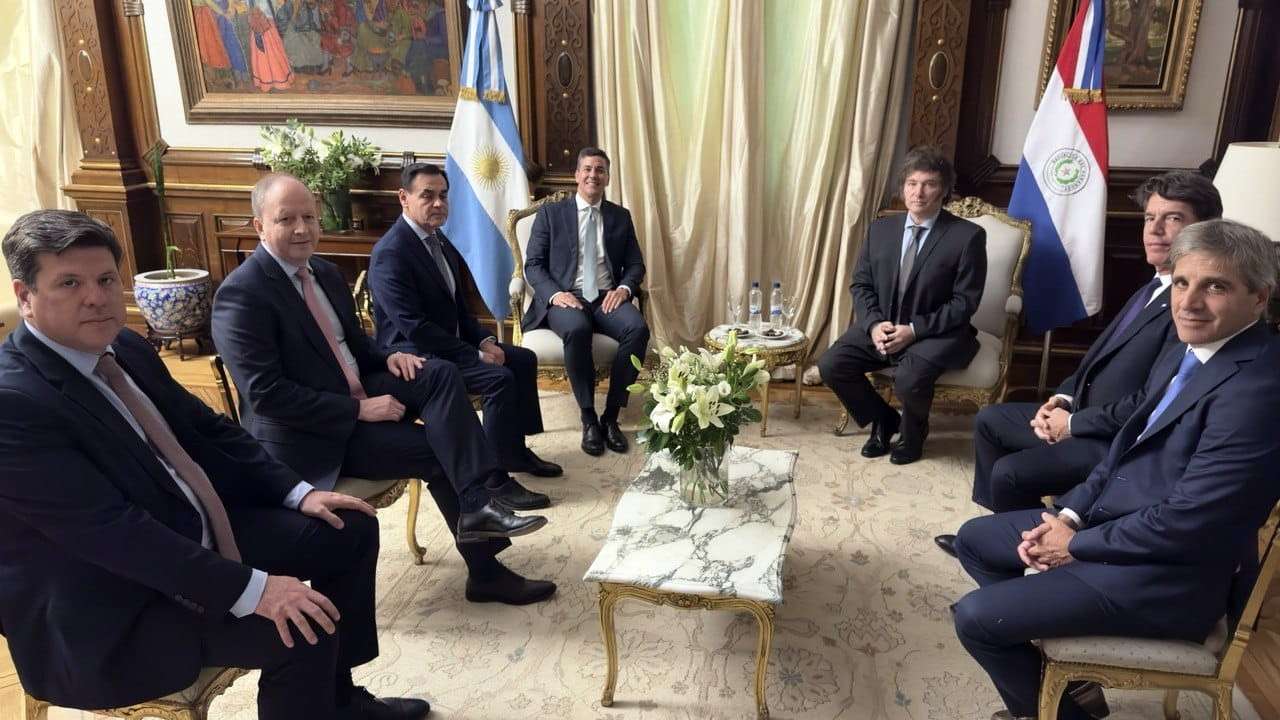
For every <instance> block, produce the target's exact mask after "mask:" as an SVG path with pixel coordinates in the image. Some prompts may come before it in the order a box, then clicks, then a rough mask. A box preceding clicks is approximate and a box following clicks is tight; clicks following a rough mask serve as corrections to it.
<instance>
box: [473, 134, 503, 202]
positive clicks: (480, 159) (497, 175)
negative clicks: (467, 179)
mask: <svg viewBox="0 0 1280 720" xmlns="http://www.w3.org/2000/svg"><path fill="white" fill-rule="evenodd" d="M510 175H511V161H510V160H508V159H507V156H506V155H504V154H503V153H502V152H500V151H499V150H498V148H496V147H494V146H493V145H482V146H480V147H478V148H476V152H475V154H474V155H472V156H471V178H472V180H473V181H474V182H475V183H476V184H477V185H479V186H480V187H482V188H484V189H485V190H489V191H490V192H495V191H497V190H500V189H502V187H503V186H504V185H506V184H507V177H508V176H510Z"/></svg>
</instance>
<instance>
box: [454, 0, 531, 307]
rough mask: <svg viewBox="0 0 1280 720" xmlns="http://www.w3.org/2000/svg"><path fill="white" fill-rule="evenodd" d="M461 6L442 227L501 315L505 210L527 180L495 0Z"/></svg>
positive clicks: (506, 260) (523, 194) (517, 202)
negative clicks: (465, 11) (464, 17)
mask: <svg viewBox="0 0 1280 720" xmlns="http://www.w3.org/2000/svg"><path fill="white" fill-rule="evenodd" d="M467 6H468V7H469V8H471V24H470V27H468V29H467V46H466V49H465V50H464V51H463V55H462V73H461V78H460V80H459V82H458V108H457V110H455V111H454V113H453V126H452V127H451V128H450V130H449V150H448V154H447V155H446V156H445V171H446V172H448V173H449V221H448V222H447V223H445V225H444V231H445V233H446V234H447V235H448V236H449V240H450V241H451V242H453V244H454V246H455V247H457V248H458V251H459V252H461V253H462V256H463V258H465V259H466V261H467V265H468V266H469V267H470V268H471V274H472V275H473V276H474V277H475V280H476V285H477V286H478V287H479V290H480V295H481V296H482V297H483V298H484V303H485V305H487V306H488V307H489V310H490V311H491V312H492V313H493V316H494V317H496V318H498V319H499V320H502V319H505V318H506V317H507V315H508V314H509V313H510V310H511V308H510V306H509V298H510V296H509V294H508V291H507V287H508V285H509V284H510V282H511V272H512V270H513V269H514V265H515V261H514V259H513V258H512V256H511V249H510V248H509V247H508V246H507V241H506V238H505V235H504V232H505V229H506V226H507V213H508V212H509V211H511V210H517V209H520V208H524V207H527V206H528V205H529V182H528V180H527V179H526V178H525V174H524V160H523V158H524V151H523V149H522V148H521V146H520V134H519V133H518V132H517V131H516V120H515V115H514V114H513V113H512V111H511V103H510V101H509V98H508V96H507V81H506V77H505V73H504V72H503V69H502V42H501V40H500V39H499V38H498V19H497V16H496V13H495V12H494V11H495V10H496V9H497V8H499V7H501V6H502V3H501V2H500V0H467Z"/></svg>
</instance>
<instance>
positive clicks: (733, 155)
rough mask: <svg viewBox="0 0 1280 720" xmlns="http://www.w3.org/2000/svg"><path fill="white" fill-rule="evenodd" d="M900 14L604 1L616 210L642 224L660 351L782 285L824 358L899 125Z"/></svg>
mask: <svg viewBox="0 0 1280 720" xmlns="http://www.w3.org/2000/svg"><path fill="white" fill-rule="evenodd" d="M906 5H908V3H906V2H905V1H904V0H864V1H855V0H813V1H812V2H805V3H794V2H785V1H783V0H766V1H765V2H759V1H758V0H736V1H735V0H702V1H701V2H696V3H694V2H688V3H678V2H670V3H668V2H663V3H657V2H644V1H643V0H616V1H608V2H598V3H594V4H593V6H592V9H593V18H594V20H593V26H592V32H593V38H594V41H593V47H594V52H595V56H594V57H593V63H594V68H595V82H596V98H597V117H598V118H600V121H599V123H600V125H599V136H600V143H601V146H602V147H603V148H604V149H605V150H606V151H608V152H610V153H611V156H612V158H613V161H614V163H613V172H612V182H611V186H610V194H609V196H610V199H612V200H614V201H616V202H620V203H621V204H623V205H624V206H626V207H628V208H629V209H630V210H631V212H632V215H633V217H634V219H635V223H636V231H637V233H638V234H639V236H640V239H641V245H642V247H643V249H644V252H645V260H646V263H647V265H648V268H649V275H648V279H647V280H646V286H647V288H648V290H649V292H650V293H651V302H650V303H649V304H648V306H647V313H648V315H649V320H650V323H651V325H652V326H653V329H654V334H655V336H656V338H657V341H658V343H661V344H670V345H675V344H687V345H694V344H697V343H699V341H700V340H701V338H702V336H703V334H704V333H705V331H706V330H707V328H709V327H711V326H713V325H715V324H717V323H720V322H724V321H725V319H726V315H727V310H726V309H725V300H726V298H727V296H728V294H729V293H730V291H733V292H735V293H742V294H743V295H745V292H746V286H747V284H748V283H749V282H750V281H751V280H760V281H761V285H762V286H766V287H765V293H766V296H767V293H768V288H767V285H768V284H770V283H772V282H773V281H774V280H780V281H782V283H783V286H784V288H785V289H786V291H787V292H788V293H795V294H797V295H798V297H799V298H800V307H801V310H800V314H799V316H798V318H797V321H796V324H797V325H799V326H800V327H802V328H804V330H805V331H806V333H808V334H809V336H810V337H811V338H814V341H813V347H814V354H815V355H816V354H819V353H820V352H821V351H822V350H824V349H825V348H826V347H827V345H829V344H830V342H831V340H833V339H834V338H835V337H836V336H838V335H839V333H840V332H842V331H843V330H844V328H845V327H846V326H847V324H848V321H849V316H850V303H849V296H848V292H847V289H846V288H847V286H848V284H849V276H850V273H851V270H852V262H853V259H854V258H855V257H856V252H857V250H858V248H859V247H860V245H861V241H862V235H863V233H864V232H865V229H866V223H867V222H868V221H869V220H870V219H873V218H874V216H875V211H876V209H877V208H878V207H879V206H880V205H881V201H882V198H881V194H882V193H881V191H880V189H881V188H883V187H884V186H885V180H886V178H887V176H888V173H889V172H890V169H891V166H892V163H893V152H894V147H895V145H896V135H897V128H898V126H899V121H900V119H901V109H900V108H901V107H902V104H903V102H902V100H903V87H904V86H905V72H906V69H907V62H908V50H909V41H910V30H911V27H910V26H911V24H910V22H909V18H907V17H905V15H904V13H906V12H908V10H907V8H906V7H905V6H906Z"/></svg>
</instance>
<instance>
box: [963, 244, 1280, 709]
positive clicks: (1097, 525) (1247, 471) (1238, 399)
mask: <svg viewBox="0 0 1280 720" xmlns="http://www.w3.org/2000/svg"><path fill="white" fill-rule="evenodd" d="M1171 262H1172V267H1173V271H1172V275H1173V283H1172V288H1173V289H1172V293H1171V295H1170V300H1169V304H1170V307H1171V310H1172V315H1173V323H1174V326H1175V327H1176V328H1177V333H1178V340H1179V342H1178V343H1177V344H1175V345H1173V346H1171V347H1170V348H1169V349H1168V351H1166V352H1165V353H1164V354H1163V355H1162V356H1161V358H1160V360H1158V361H1157V362H1156V364H1155V367H1154V369H1153V370H1152V371H1151V374H1150V376H1149V378H1148V380H1147V383H1146V386H1145V392H1144V393H1143V395H1142V397H1141V398H1140V400H1139V404H1138V406H1137V409H1136V410H1135V411H1134V412H1133V413H1132V414H1131V415H1130V417H1129V419H1128V420H1127V421H1126V422H1125V423H1124V425H1123V426H1122V427H1121V428H1120V431H1119V432H1118V433H1117V434H1116V437H1115V440H1114V441H1113V442H1112V443H1111V447H1110V449H1109V450H1108V452H1107V456H1106V458H1104V459H1103V461H1102V462H1101V463H1099V464H1098V466H1097V467H1096V468H1094V470H1093V471H1092V472H1091V473H1090V474H1089V477H1088V479H1087V480H1085V482H1084V483H1082V484H1080V485H1077V486H1076V487H1075V488H1073V489H1072V490H1070V491H1069V492H1067V493H1066V494H1065V495H1063V496H1061V497H1060V498H1058V500H1057V502H1056V503H1055V506H1056V509H1055V510H1050V511H1046V510H1045V509H1044V508H1038V509H1027V510H1014V511H1012V512H1005V513H998V514H996V515H989V516H986V517H980V518H977V519H974V520H970V521H969V522H967V523H965V524H964V526H963V527H961V528H960V532H959V534H958V536H957V538H956V542H955V547H956V551H957V554H958V556H959V558H960V562H961V564H962V565H963V566H964V568H965V570H966V571H967V572H968V573H969V574H970V575H971V576H973V578H974V579H975V580H976V581H977V582H978V585H979V587H978V589H977V590H974V591H973V592H971V593H969V594H968V595H965V596H964V597H963V598H961V600H960V602H959V603H957V604H956V606H955V624H956V634H957V635H958V636H959V638H960V642H961V644H963V645H964V647H965V649H966V650H968V651H969V653H970V654H971V655H972V656H973V657H974V659H975V660H977V661H978V663H979V664H980V665H982V667H983V669H984V670H986V671H987V673H988V674H989V675H990V676H991V679H992V681H993V682H994V683H995V686H996V690H997V691H999V693H1000V696H1001V698H1003V699H1004V702H1005V707H1006V708H1007V710H1002V711H1000V712H999V713H997V714H996V715H995V717H996V718H1004V719H1005V720H1008V719H1009V718H1031V717H1034V716H1035V714H1036V708H1037V706H1038V702H1037V697H1038V695H1039V687H1040V651H1039V650H1038V649H1036V647H1035V646H1034V645H1032V642H1031V641H1032V640H1034V639H1037V638H1053V637H1079V636H1089V635H1125V636H1131V637H1149V638H1161V639H1176V640H1183V641H1187V642H1191V643H1201V642H1204V640H1205V638H1206V636H1208V634H1209V632H1210V630H1211V629H1212V628H1213V627H1214V625H1215V624H1216V623H1217V622H1218V621H1219V620H1220V619H1221V618H1222V617H1223V616H1224V615H1227V616H1228V617H1229V619H1230V618H1234V617H1235V616H1236V615H1235V613H1238V611H1239V610H1240V608H1239V607H1233V602H1232V600H1233V597H1235V596H1234V595H1233V592H1232V588H1233V586H1235V587H1245V588H1247V587H1251V586H1252V585H1253V578H1254V577H1256V573H1257V568H1258V541H1257V531H1258V528H1259V526H1260V525H1261V524H1262V522H1263V520H1265V519H1266V517H1267V513H1268V512H1269V511H1270V510H1271V508H1272V507H1273V506H1274V505H1275V503H1276V500H1277V498H1280V485H1277V483H1276V482H1275V468H1276V466H1277V464H1280V444H1278V443H1276V441H1275V428H1276V426H1277V425H1280V346H1278V345H1277V342H1276V341H1275V339H1274V338H1273V337H1272V336H1271V334H1270V333H1269V332H1268V330H1267V328H1266V326H1265V325H1264V324H1263V323H1261V322H1259V318H1260V317H1261V315H1262V311H1263V309H1264V308H1265V307H1266V304H1267V299H1268V298H1269V297H1270V295H1271V292H1272V290H1273V289H1274V286H1275V278H1276V257H1275V250H1274V249H1272V246H1271V242H1270V241H1269V240H1268V239H1267V238H1266V236H1265V235H1263V234H1262V233H1260V232H1258V231H1256V230H1254V229H1252V228H1250V227H1247V226H1245V225H1241V224H1239V223H1233V222H1230V221H1227V220H1209V221H1206V222H1200V223H1196V224H1194V225H1191V226H1189V227H1187V228H1186V229H1184V230H1183V231H1182V232H1181V233H1180V234H1179V235H1178V237H1177V238H1176V239H1175V240H1174V242H1173V249H1172V252H1171ZM1027 568H1033V569H1035V570H1037V571H1038V572H1036V573H1034V574H1029V575H1028V574H1024V573H1025V571H1026V569H1027ZM1087 688H1090V684H1082V683H1077V684H1075V685H1074V686H1070V685H1069V686H1068V689H1069V690H1070V691H1071V692H1070V694H1069V696H1065V697H1063V699H1062V704H1061V706H1060V711H1059V713H1058V718H1059V719H1062V720H1088V719H1089V718H1097V717H1102V716H1103V715H1105V714H1106V713H1107V708H1106V702H1105V699H1104V698H1102V697H1101V695H1100V694H1096V695H1094V696H1093V697H1092V698H1091V699H1090V700H1089V701H1088V702H1085V703H1081V702H1080V700H1081V696H1082V694H1083V691H1084V690H1085V689H1087Z"/></svg>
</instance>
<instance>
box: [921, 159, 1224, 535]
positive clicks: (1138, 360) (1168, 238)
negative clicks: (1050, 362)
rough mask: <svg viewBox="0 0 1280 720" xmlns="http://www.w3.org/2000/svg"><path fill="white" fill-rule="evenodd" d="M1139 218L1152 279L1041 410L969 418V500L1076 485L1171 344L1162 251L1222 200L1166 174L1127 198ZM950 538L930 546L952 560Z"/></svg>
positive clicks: (999, 408) (999, 505)
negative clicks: (971, 466) (971, 460)
mask: <svg viewBox="0 0 1280 720" xmlns="http://www.w3.org/2000/svg"><path fill="white" fill-rule="evenodd" d="M1133 199H1134V201H1135V202H1137V203H1138V206H1139V207H1141V208H1142V209H1143V212H1144V214H1145V217H1146V220H1145V222H1144V224H1143V230H1142V244H1143V249H1144V250H1145V252H1146V259H1147V263H1148V264H1150V265H1151V266H1152V268H1153V269H1154V271H1155V277H1154V278H1152V279H1151V280H1149V281H1148V282H1146V283H1144V284H1143V285H1142V287H1140V288H1138V290H1137V291H1136V292H1135V293H1134V294H1133V295H1132V296H1131V297H1130V298H1129V301H1128V302H1127V303H1125V305H1124V308H1123V309H1122V310H1121V311H1120V313H1119V314H1118V315H1116V317H1115V318H1113V319H1112V321H1111V322H1110V323H1109V324H1108V325H1107V327H1106V329H1105V330H1103V331H1102V334H1101V335H1099V336H1098V339H1097V340H1096V341H1095V342H1094V343H1093V345H1092V346H1090V347H1089V350H1088V352H1086V353H1085V356H1084V359H1083V360H1081V361H1080V365H1079V367H1077V368H1076V371H1075V372H1073V373H1071V376H1070V377H1068V378H1067V379H1066V380H1063V381H1062V384H1061V385H1059V386H1058V391H1057V393H1056V394H1054V396H1053V397H1051V398H1049V400H1048V401H1047V402H1045V403H1044V404H1042V405H1036V404H1035V403H1004V404H1001V405H988V406H987V407H984V408H982V409H981V410H980V411H978V416H977V418H976V419H975V420H974V431H973V435H974V437H973V442H974V451H973V454H974V471H973V501H974V502H976V503H978V504H979V505H981V506H983V507H985V508H988V509H990V510H993V511H995V512H1005V511H1007V510H1021V509H1023V508H1034V507H1039V506H1040V505H1041V497H1042V496H1045V495H1059V494H1061V493H1064V492H1066V491H1067V490H1070V489H1071V488H1073V487H1075V486H1076V485H1078V484H1080V483H1081V482H1083V481H1084V479H1085V478H1086V477H1088V475H1089V471H1090V470H1092V469H1093V467H1094V466H1095V465H1097V464H1098V463H1099V462H1101V461H1102V458H1103V457H1105V456H1106V454H1107V448H1109V447H1111V440H1112V439H1113V438H1115V436H1116V433H1117V432H1118V431H1119V430H1120V426H1121V425H1123V424H1124V421H1125V420H1127V419H1128V415H1127V413H1128V412H1131V411H1132V410H1133V404H1132V403H1124V402H1121V401H1122V400H1123V399H1124V398H1125V397H1126V396H1128V395H1130V394H1131V393H1133V392H1134V391H1135V390H1136V389H1138V388H1141V387H1142V384H1143V383H1144V382H1145V381H1146V379H1147V374H1148V373H1149V372H1150V370H1151V367H1152V366H1153V365H1154V364H1155V361H1156V358H1157V357H1159V355H1160V353H1161V352H1162V351H1163V350H1164V349H1165V348H1166V346H1167V345H1169V344H1170V343H1175V342H1177V333H1176V332H1175V330H1174V327H1173V316H1172V315H1171V314H1170V313H1169V282H1170V280H1169V278H1170V275H1169V270H1170V268H1169V247H1170V245H1171V244H1172V243H1173V240H1174V238H1176V237H1177V236H1178V233H1179V232H1180V231H1181V230H1182V228H1183V227H1185V226H1187V225H1190V224H1191V223H1195V222H1199V221H1201V220H1212V219H1214V218H1218V217H1221V216H1222V199H1221V198H1220V197H1219V196H1218V190H1217V188H1215V187H1214V186H1213V183H1212V182H1210V181H1209V179H1208V178H1207V177H1205V176H1203V175H1200V174H1198V173H1192V172H1186V171H1181V170H1179V171H1174V172H1169V173H1165V174H1163V175H1157V176H1155V177H1153V178H1150V179H1148V180H1147V181H1146V182H1145V183H1143V184H1142V186H1141V187H1139V188H1138V189H1137V191H1135V192H1134V194H1133ZM954 540H955V535H939V536H938V537H937V538H935V542H937V543H938V546H939V547H941V548H942V549H943V550H945V551H946V552H948V553H950V554H952V555H954V554H955V550H954V547H953V545H952V543H953V542H954Z"/></svg>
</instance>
